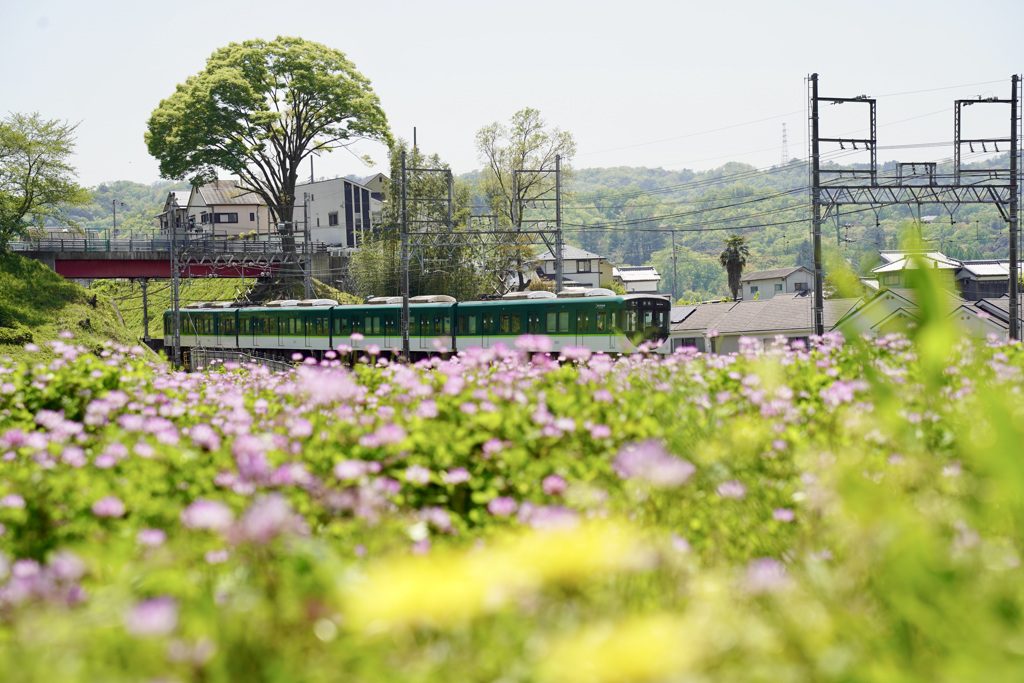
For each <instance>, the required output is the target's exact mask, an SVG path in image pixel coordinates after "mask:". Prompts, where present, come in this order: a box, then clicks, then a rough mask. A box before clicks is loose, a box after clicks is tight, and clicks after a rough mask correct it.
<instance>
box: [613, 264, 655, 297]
mask: <svg viewBox="0 0 1024 683" xmlns="http://www.w3.org/2000/svg"><path fill="white" fill-rule="evenodd" d="M612 279H613V280H615V281H616V282H618V283H619V284H621V285H622V286H623V287H625V288H626V291H627V292H628V293H630V294H634V293H640V294H657V292H658V283H659V282H661V275H660V274H659V273H658V271H657V270H656V269H655V267H654V266H623V267H622V268H613V269H612Z"/></svg>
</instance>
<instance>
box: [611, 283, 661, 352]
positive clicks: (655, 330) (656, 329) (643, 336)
mask: <svg viewBox="0 0 1024 683" xmlns="http://www.w3.org/2000/svg"><path fill="white" fill-rule="evenodd" d="M622 299H623V303H622V315H621V319H620V321H619V326H620V329H621V330H622V333H623V335H624V337H625V340H626V341H625V342H624V344H626V345H627V346H628V347H629V348H624V349H622V350H623V351H635V350H636V348H637V347H638V346H639V345H640V344H642V343H645V342H654V343H657V342H659V341H660V342H661V343H660V344H659V345H658V346H657V347H656V348H655V349H654V350H655V351H656V352H658V353H669V344H668V334H669V329H668V328H669V312H670V311H671V309H672V303H671V302H670V301H669V300H668V299H666V298H665V297H661V296H654V295H650V294H627V295H625V296H624V297H622Z"/></svg>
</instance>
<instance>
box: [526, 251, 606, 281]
mask: <svg viewBox="0 0 1024 683" xmlns="http://www.w3.org/2000/svg"><path fill="white" fill-rule="evenodd" d="M602 261H604V257H603V256H598V255H597V254H593V253H591V252H589V251H586V250H585V249H579V248H577V247H570V246H563V247H562V278H563V279H564V280H573V281H574V282H575V283H576V284H579V285H582V286H583V287H600V286H601V262H602ZM537 275H538V276H539V277H540V278H542V279H544V280H553V279H554V277H555V256H554V254H552V253H551V252H550V251H545V252H544V253H543V254H541V255H540V256H538V257H537Z"/></svg>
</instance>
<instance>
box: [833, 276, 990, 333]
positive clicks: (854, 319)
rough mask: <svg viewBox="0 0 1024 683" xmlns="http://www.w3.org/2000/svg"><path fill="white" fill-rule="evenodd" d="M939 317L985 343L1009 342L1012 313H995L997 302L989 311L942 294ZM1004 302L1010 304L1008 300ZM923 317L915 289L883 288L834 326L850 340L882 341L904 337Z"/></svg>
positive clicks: (954, 296) (970, 302)
mask: <svg viewBox="0 0 1024 683" xmlns="http://www.w3.org/2000/svg"><path fill="white" fill-rule="evenodd" d="M938 301H939V306H940V314H941V315H942V316H944V317H946V318H948V319H950V320H952V321H953V322H954V323H955V325H956V327H957V328H958V329H960V330H961V331H962V332H963V333H964V335H966V336H970V337H974V338H976V339H985V338H987V337H988V336H989V335H995V336H996V337H997V338H999V339H1002V340H1004V341H1005V340H1006V338H1007V330H1008V323H1007V322H1006V318H1007V317H1008V313H1006V311H1008V310H1009V308H1008V306H1007V308H1006V309H1004V318H1003V321H1002V322H1000V319H999V316H998V315H994V314H993V312H994V311H995V310H997V309H998V304H997V303H996V302H997V301H998V300H992V303H990V304H988V306H989V310H986V308H985V307H979V305H978V304H979V302H972V301H965V300H964V299H962V298H960V297H959V296H957V295H956V294H955V293H953V292H951V291H945V290H944V291H942V292H941V294H940V297H939V299H938ZM1004 301H1007V302H1008V301H1009V300H1008V299H1005V297H1004ZM921 319H922V313H921V309H920V305H919V298H918V292H917V290H914V289H889V288H886V287H882V288H880V289H879V290H878V291H877V292H876V293H874V294H873V295H871V296H868V297H866V298H864V299H862V300H861V303H859V304H858V306H856V307H855V308H853V309H851V310H850V311H848V312H847V313H846V314H845V315H844V316H843V317H842V318H841V319H840V320H839V321H838V322H836V323H835V327H834V329H835V331H837V332H840V333H841V334H842V335H843V336H844V337H846V338H847V339H852V338H855V337H857V336H861V335H868V336H872V337H881V336H885V335H887V334H905V333H906V332H907V330H908V329H909V328H911V327H914V326H916V325H918V324H919V323H920V322H921Z"/></svg>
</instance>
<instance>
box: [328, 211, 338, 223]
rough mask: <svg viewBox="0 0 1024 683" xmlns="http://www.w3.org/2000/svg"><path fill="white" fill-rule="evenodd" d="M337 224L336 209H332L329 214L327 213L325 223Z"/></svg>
mask: <svg viewBox="0 0 1024 683" xmlns="http://www.w3.org/2000/svg"><path fill="white" fill-rule="evenodd" d="M337 224H338V212H337V211H332V212H330V213H329V214H327V225H337Z"/></svg>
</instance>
